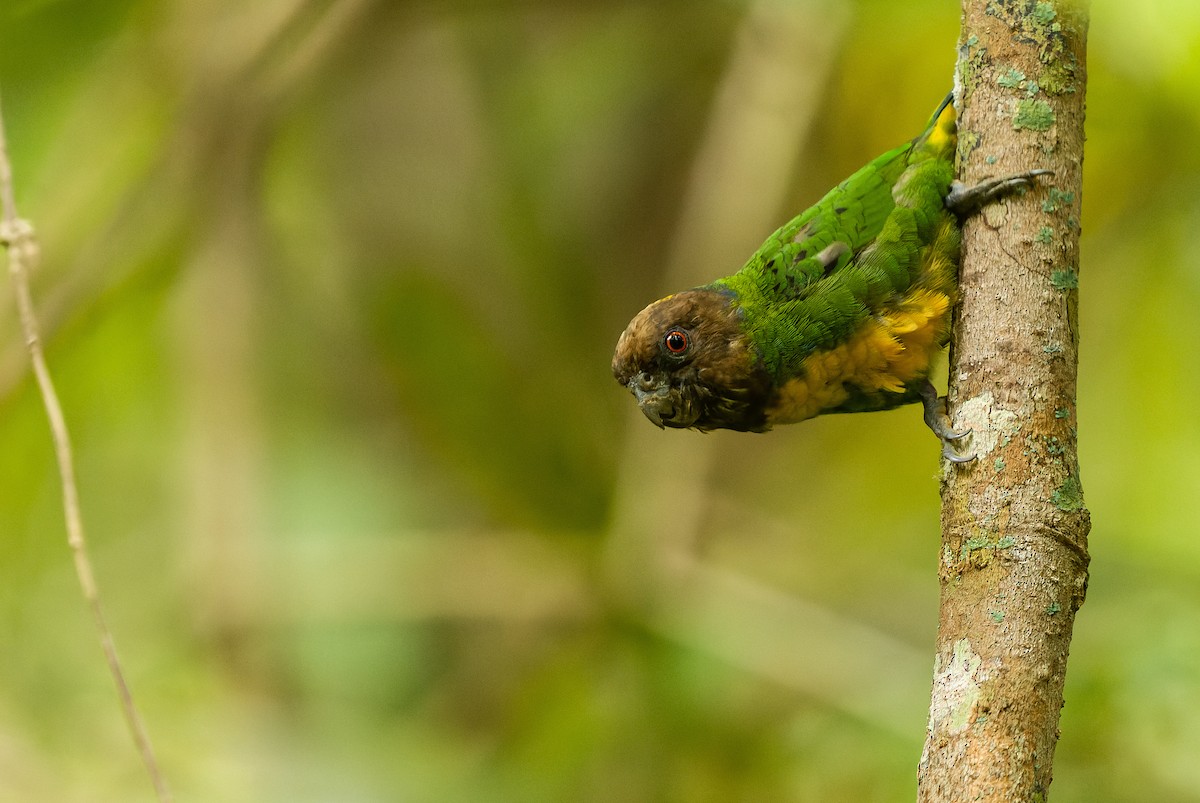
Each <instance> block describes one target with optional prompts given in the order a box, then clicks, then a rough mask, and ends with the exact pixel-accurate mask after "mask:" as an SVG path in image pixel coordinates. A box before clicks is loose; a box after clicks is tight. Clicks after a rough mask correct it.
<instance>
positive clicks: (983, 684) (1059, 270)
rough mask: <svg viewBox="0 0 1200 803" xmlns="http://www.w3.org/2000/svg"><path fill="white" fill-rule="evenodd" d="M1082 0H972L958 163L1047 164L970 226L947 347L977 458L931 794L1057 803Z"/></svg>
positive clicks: (959, 501)
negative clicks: (1053, 783) (1054, 779)
mask: <svg viewBox="0 0 1200 803" xmlns="http://www.w3.org/2000/svg"><path fill="white" fill-rule="evenodd" d="M1086 38H1087V8H1086V5H1085V4H1083V3H1070V2H1034V0H963V25H962V40H961V41H960V42H959V60H958V72H957V80H956V101H957V103H956V105H957V108H958V110H959V153H958V155H959V158H960V164H959V176H960V178H961V180H962V181H963V182H964V183H966V184H967V185H971V184H974V183H977V182H979V181H981V180H984V179H987V178H991V177H997V176H1004V175H1009V174H1013V173H1020V172H1024V171H1027V170H1030V169H1033V168H1049V169H1051V170H1053V171H1054V175H1053V176H1046V177H1042V178H1041V179H1038V181H1037V186H1036V187H1035V188H1033V189H1032V190H1031V191H1029V192H1028V193H1025V194H1023V195H1016V196H1012V197H1009V198H1007V199H1005V200H1003V201H1000V202H998V203H994V204H992V205H990V206H988V207H986V208H985V209H984V210H983V211H982V212H981V213H980V214H978V215H976V216H974V217H973V218H972V219H971V220H970V221H969V222H968V223H967V224H966V226H965V230H964V238H963V261H962V271H961V281H960V283H961V302H960V303H961V307H960V309H959V311H958V320H957V322H956V324H955V329H954V339H953V342H952V345H951V364H950V397H951V399H952V400H954V401H953V403H952V405H951V407H952V414H953V423H954V425H955V427H956V428H958V429H963V428H971V429H972V430H973V433H974V434H973V435H972V439H971V447H972V448H973V449H974V451H975V453H976V455H977V459H976V460H975V461H974V462H971V463H968V464H965V465H963V466H948V467H947V468H946V473H945V475H944V479H943V485H942V552H941V560H940V572H939V574H940V580H941V612H940V617H939V623H938V637H937V657H936V660H935V668H934V677H933V693H932V701H931V705H930V712H929V727H928V733H927V736H926V742H925V749H924V751H923V753H922V755H921V763H920V768H919V774H918V799H919V800H921V801H963V800H1006V801H1007V800H1022V801H1027V800H1044V799H1045V797H1046V795H1047V791H1048V789H1049V786H1050V779H1051V768H1052V763H1053V759H1054V747H1055V744H1056V742H1057V740H1058V718H1059V711H1060V709H1061V708H1062V704H1063V681H1064V679H1065V676H1066V666H1067V652H1068V649H1069V647H1070V641H1071V631H1072V627H1073V624H1074V619H1075V612H1076V610H1077V609H1078V608H1079V606H1080V605H1081V604H1082V603H1083V599H1084V593H1085V591H1086V588H1087V576H1088V575H1087V566H1088V553H1087V534H1088V529H1089V527H1090V519H1089V515H1088V512H1087V509H1086V508H1085V507H1084V505H1083V492H1082V486H1081V484H1080V479H1079V464H1078V461H1077V457H1076V424H1077V418H1076V404H1075V378H1076V368H1077V346H1078V328H1077V325H1076V324H1077V317H1076V302H1077V295H1078V289H1077V288H1078V276H1079V270H1078V268H1079V209H1080V185H1081V177H1082V169H1081V166H1082V161H1083V116H1084V91H1085V89H1086V73H1085V43H1086Z"/></svg>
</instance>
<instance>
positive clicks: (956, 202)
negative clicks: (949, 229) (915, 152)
mask: <svg viewBox="0 0 1200 803" xmlns="http://www.w3.org/2000/svg"><path fill="white" fill-rule="evenodd" d="M1052 175H1054V171H1053V170H1045V169H1043V168H1038V169H1036V170H1028V171H1026V172H1024V173H1018V174H1016V175H1014V176H1004V177H1002V178H993V179H989V180H987V181H981V182H979V183H978V184H975V185H974V186H971V187H968V186H967V185H966V184H963V183H962V182H961V181H955V182H954V183H952V184H951V185H950V192H949V193H948V194H947V195H946V208H947V209H949V210H950V211H951V212H953V213H954V214H956V215H958V216H959V217H960V218H964V217H967V216H968V215H970V214H971V213H973V212H975V211H977V210H979V209H981V208H982V207H984V206H986V205H988V204H989V203H991V202H992V201H995V200H997V199H999V198H1003V197H1004V196H1005V195H1011V194H1012V193H1014V192H1016V191H1017V190H1019V189H1024V188H1027V187H1031V186H1033V180H1034V179H1035V178H1037V177H1038V176H1052Z"/></svg>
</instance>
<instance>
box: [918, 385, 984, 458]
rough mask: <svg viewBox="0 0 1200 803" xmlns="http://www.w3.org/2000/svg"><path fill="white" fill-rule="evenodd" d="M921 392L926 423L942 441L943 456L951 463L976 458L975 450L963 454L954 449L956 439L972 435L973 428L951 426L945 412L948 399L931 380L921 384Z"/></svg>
mask: <svg viewBox="0 0 1200 803" xmlns="http://www.w3.org/2000/svg"><path fill="white" fill-rule="evenodd" d="M919 392H920V395H921V406H922V407H924V408H925V425H926V426H927V427H929V428H930V429H931V430H933V434H934V435H937V436H938V439H939V440H940V441H941V442H942V457H944V458H946V459H947V460H949V461H950V462H951V463H969V462H971V461H972V460H974V459H975V453H974V452H972V453H971V454H967V455H963V454H959V453H958V452H957V451H955V449H954V441H957V440H959V439H960V438H965V437H967V436H968V435H970V434H971V429H970V428H969V427H968V428H967V429H964V430H955V429H951V428H950V422H949V420H947V418H946V414H945V412H944V410H945V404H946V399H945V398H944V397H941V396H938V395H937V389H936V388H934V386H933V385H932V384H931V383H930V382H929V380H925V384H923V385H921V387H920V389H919Z"/></svg>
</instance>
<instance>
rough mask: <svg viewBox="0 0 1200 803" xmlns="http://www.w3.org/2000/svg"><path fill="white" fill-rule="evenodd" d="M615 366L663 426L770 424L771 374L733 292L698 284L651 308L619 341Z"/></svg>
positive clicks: (642, 405) (759, 426) (745, 427)
mask: <svg viewBox="0 0 1200 803" xmlns="http://www.w3.org/2000/svg"><path fill="white" fill-rule="evenodd" d="M612 368H613V376H615V377H616V378H617V381H618V382H620V383H621V384H622V385H624V386H625V387H627V388H629V391H630V392H631V393H632V394H633V395H634V397H635V398H636V399H637V403H638V406H639V407H640V408H641V410H642V412H643V413H644V414H645V416H646V417H647V418H649V419H650V420H651V421H652V422H653V423H655V424H656V425H658V426H659V427H679V428H684V427H694V428H695V429H699V430H710V429H736V430H743V431H746V430H750V431H755V432H761V431H764V430H766V429H769V425H768V424H767V422H766V414H765V407H766V402H767V398H768V396H769V393H770V380H769V378H768V377H767V375H766V372H765V371H764V370H763V369H762V367H761V366H760V364H759V358H758V355H757V352H756V351H755V349H754V347H753V345H752V344H751V343H750V342H749V339H748V338H747V336H746V333H745V332H744V331H742V327H741V322H740V320H739V315H738V310H737V308H736V307H735V306H734V304H733V298H732V296H731V295H730V294H728V293H725V292H721V291H719V290H712V289H707V288H698V289H695V290H687V291H684V292H682V293H677V294H676V295H673V296H667V297H666V298H664V299H662V300H660V301H656V302H654V303H653V304H651V305H650V306H648V307H646V308H645V309H644V310H642V311H641V312H639V313H638V314H637V315H636V316H635V317H634V319H633V320H632V321H630V322H629V326H627V327H626V328H625V331H624V333H622V335H621V339H620V340H618V341H617V350H616V353H615V354H614V355H613V363H612Z"/></svg>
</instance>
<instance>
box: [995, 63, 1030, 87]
mask: <svg viewBox="0 0 1200 803" xmlns="http://www.w3.org/2000/svg"><path fill="white" fill-rule="evenodd" d="M1024 80H1025V73H1023V72H1021V71H1020V70H1018V69H1017V68H1016V67H1009V68H1008V70H1006V71H1005V72H1003V73H1001V74H1000V76H999V77H998V78H996V83H998V84H999V85H1000V86H1002V87H1004V88H1005V89H1016V88H1017V87H1020V86H1022V85H1023V82H1024Z"/></svg>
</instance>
